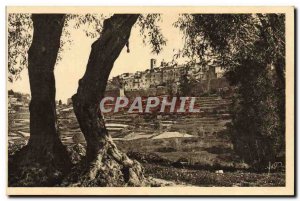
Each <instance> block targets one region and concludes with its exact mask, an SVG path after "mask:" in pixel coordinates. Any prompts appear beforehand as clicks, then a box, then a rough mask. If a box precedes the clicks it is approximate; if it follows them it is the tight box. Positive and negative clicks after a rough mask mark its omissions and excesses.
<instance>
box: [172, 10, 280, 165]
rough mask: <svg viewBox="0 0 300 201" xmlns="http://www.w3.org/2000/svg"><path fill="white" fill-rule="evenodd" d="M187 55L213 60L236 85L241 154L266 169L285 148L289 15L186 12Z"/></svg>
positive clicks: (235, 128) (235, 130) (182, 23)
mask: <svg viewBox="0 0 300 201" xmlns="http://www.w3.org/2000/svg"><path fill="white" fill-rule="evenodd" d="M175 26H177V27H179V28H180V29H181V30H182V31H183V33H184V37H185V46H184V49H183V51H182V55H183V56H188V57H190V58H196V59H199V60H200V61H202V62H203V61H204V63H205V61H206V60H207V59H211V58H212V57H211V56H209V55H211V54H212V55H214V62H215V64H216V65H219V66H221V67H223V68H224V69H226V71H227V73H226V77H227V79H228V80H229V82H230V83H231V84H232V85H233V86H234V87H235V88H236V94H235V96H234V98H233V105H232V116H233V122H232V125H231V127H230V131H231V134H232V139H233V143H234V148H235V150H236V151H237V153H238V154H240V156H241V158H242V159H244V160H245V161H246V162H248V163H250V164H252V165H253V167H255V168H257V169H264V168H265V167H266V166H267V164H268V162H274V161H276V160H278V158H279V157H281V156H282V153H284V150H285V140H284V132H285V116H284V113H285V58H284V55H285V16H284V15H282V14H199V15H198V14H195V15H182V16H181V18H180V19H179V20H178V21H177V22H176V23H175Z"/></svg>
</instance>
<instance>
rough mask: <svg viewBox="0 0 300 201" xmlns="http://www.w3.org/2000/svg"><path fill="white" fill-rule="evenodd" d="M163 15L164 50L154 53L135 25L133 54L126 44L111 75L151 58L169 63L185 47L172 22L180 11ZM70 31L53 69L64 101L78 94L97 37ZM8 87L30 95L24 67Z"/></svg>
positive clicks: (140, 66) (145, 66) (145, 65)
mask: <svg viewBox="0 0 300 201" xmlns="http://www.w3.org/2000/svg"><path fill="white" fill-rule="evenodd" d="M161 17H162V21H161V22H159V26H160V28H161V32H162V34H163V35H164V36H165V38H166V39H167V44H166V46H165V47H164V48H163V51H162V52H161V53H160V54H159V55H157V54H153V53H151V48H150V45H144V44H143V42H142V37H141V36H140V33H139V27H138V26H137V25H135V26H134V27H133V28H132V32H131V35H130V39H129V48H130V53H127V51H126V50H127V49H126V47H125V48H124V49H123V50H122V52H121V54H120V56H119V57H118V59H117V60H116V61H115V63H114V67H113V69H112V71H111V74H110V78H111V77H113V76H117V75H120V74H122V73H125V72H130V73H134V72H136V71H143V70H146V69H148V68H149V67H150V59H151V58H154V59H156V60H157V63H158V64H160V62H161V61H162V60H164V61H166V62H169V61H171V60H172V59H173V55H174V54H175V53H176V51H178V50H179V49H181V48H182V47H183V42H184V41H183V38H182V36H183V35H182V33H181V32H180V30H179V29H178V28H175V27H173V25H172V24H173V23H174V22H175V21H176V20H177V19H178V17H179V16H178V14H174V13H170V14H163V15H162V16H161ZM70 32H71V39H72V40H73V42H72V44H70V45H69V46H68V48H65V50H64V51H63V52H62V53H61V57H62V60H61V61H59V62H58V63H57V65H56V66H55V71H54V72H55V79H56V100H62V102H63V103H65V102H66V101H67V99H68V98H70V97H71V96H72V95H73V94H75V93H76V90H77V87H78V80H79V79H80V78H81V77H82V76H83V74H84V72H85V68H86V65H87V61H88V56H89V54H90V51H91V44H92V43H93V41H95V40H96V39H91V38H88V37H86V36H85V33H84V32H83V31H82V30H81V29H72V30H71V31H70ZM178 62H179V63H183V62H184V60H183V59H181V60H179V61H178ZM7 88H8V89H13V90H14V91H18V92H22V93H29V94H30V87H29V79H28V70H27V69H24V70H23V71H22V72H21V79H19V80H16V81H14V82H13V83H9V82H8V86H7Z"/></svg>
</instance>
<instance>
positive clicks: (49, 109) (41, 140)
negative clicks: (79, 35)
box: [9, 14, 71, 186]
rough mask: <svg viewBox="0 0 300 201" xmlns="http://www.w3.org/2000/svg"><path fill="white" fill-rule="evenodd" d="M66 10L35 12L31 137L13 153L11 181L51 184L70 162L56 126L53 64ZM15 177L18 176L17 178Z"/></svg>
mask: <svg viewBox="0 0 300 201" xmlns="http://www.w3.org/2000/svg"><path fill="white" fill-rule="evenodd" d="M64 18H65V15H63V14H33V15H32V20H33V27H34V33H33V40H32V44H31V47H30V49H29V52H28V71H29V81H30V90H31V97H32V98H31V102H30V107H29V110H30V138H29V141H28V144H27V145H26V146H25V147H23V148H22V149H21V150H20V151H19V152H18V153H16V154H15V155H14V157H13V161H12V163H11V164H12V166H11V167H10V168H9V170H10V171H11V173H12V174H14V175H13V176H11V177H10V178H13V180H12V181H10V184H11V185H18V186H52V185H55V184H57V183H59V180H60V179H61V177H62V175H63V173H64V172H65V171H68V170H69V168H70V166H71V162H70V160H69V157H68V154H67V151H66V149H65V147H64V146H63V144H62V143H61V141H60V139H59V135H58V130H57V118H56V106H55V78H54V72H53V71H54V66H55V62H56V58H57V54H58V50H59V47H60V37H61V33H62V28H63V25H64ZM14 179H15V180H14Z"/></svg>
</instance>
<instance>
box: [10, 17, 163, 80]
mask: <svg viewBox="0 0 300 201" xmlns="http://www.w3.org/2000/svg"><path fill="white" fill-rule="evenodd" d="M110 16H111V15H105V14H98V13H87V14H66V15H65V24H64V28H63V33H62V36H61V42H60V48H59V52H58V57H57V62H59V61H60V60H61V59H62V53H63V51H64V50H66V49H70V47H71V45H72V43H73V42H74V41H73V39H72V30H74V29H80V30H82V31H83V32H84V33H85V35H86V37H88V38H92V39H94V38H98V37H99V36H100V34H101V31H102V29H103V21H104V20H105V19H107V18H108V17H110ZM160 21H161V17H160V15H159V14H144V15H140V16H139V19H138V22H137V26H139V27H140V33H141V37H142V40H143V43H144V44H145V45H150V47H151V50H152V53H156V54H158V53H159V52H160V51H161V50H162V48H163V46H164V45H166V39H165V38H164V36H163V35H162V33H161V29H160V27H159V26H158V24H157V23H158V22H160ZM32 35H33V24H32V20H31V14H29V13H10V14H9V15H8V37H7V38H8V80H9V81H10V82H13V81H14V80H17V79H19V78H20V73H21V71H22V70H23V69H24V68H27V66H28V56H27V55H28V54H27V52H28V49H29V47H30V44H31V42H32ZM127 48H128V52H129V44H127Z"/></svg>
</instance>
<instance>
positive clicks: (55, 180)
mask: <svg viewBox="0 0 300 201" xmlns="http://www.w3.org/2000/svg"><path fill="white" fill-rule="evenodd" d="M68 159H69V155H68V154H67V152H66V149H65V147H64V146H63V145H62V144H55V145H49V146H43V147H42V146H33V145H26V146H24V147H23V148H22V149H20V150H19V151H17V152H16V153H15V154H14V155H12V156H10V157H9V161H8V174H9V176H8V186H12V187H14V186H18V187H46V186H56V185H60V183H61V181H62V179H63V177H64V175H65V174H66V173H67V172H69V170H70V169H71V165H72V164H71V161H70V160H68Z"/></svg>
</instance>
